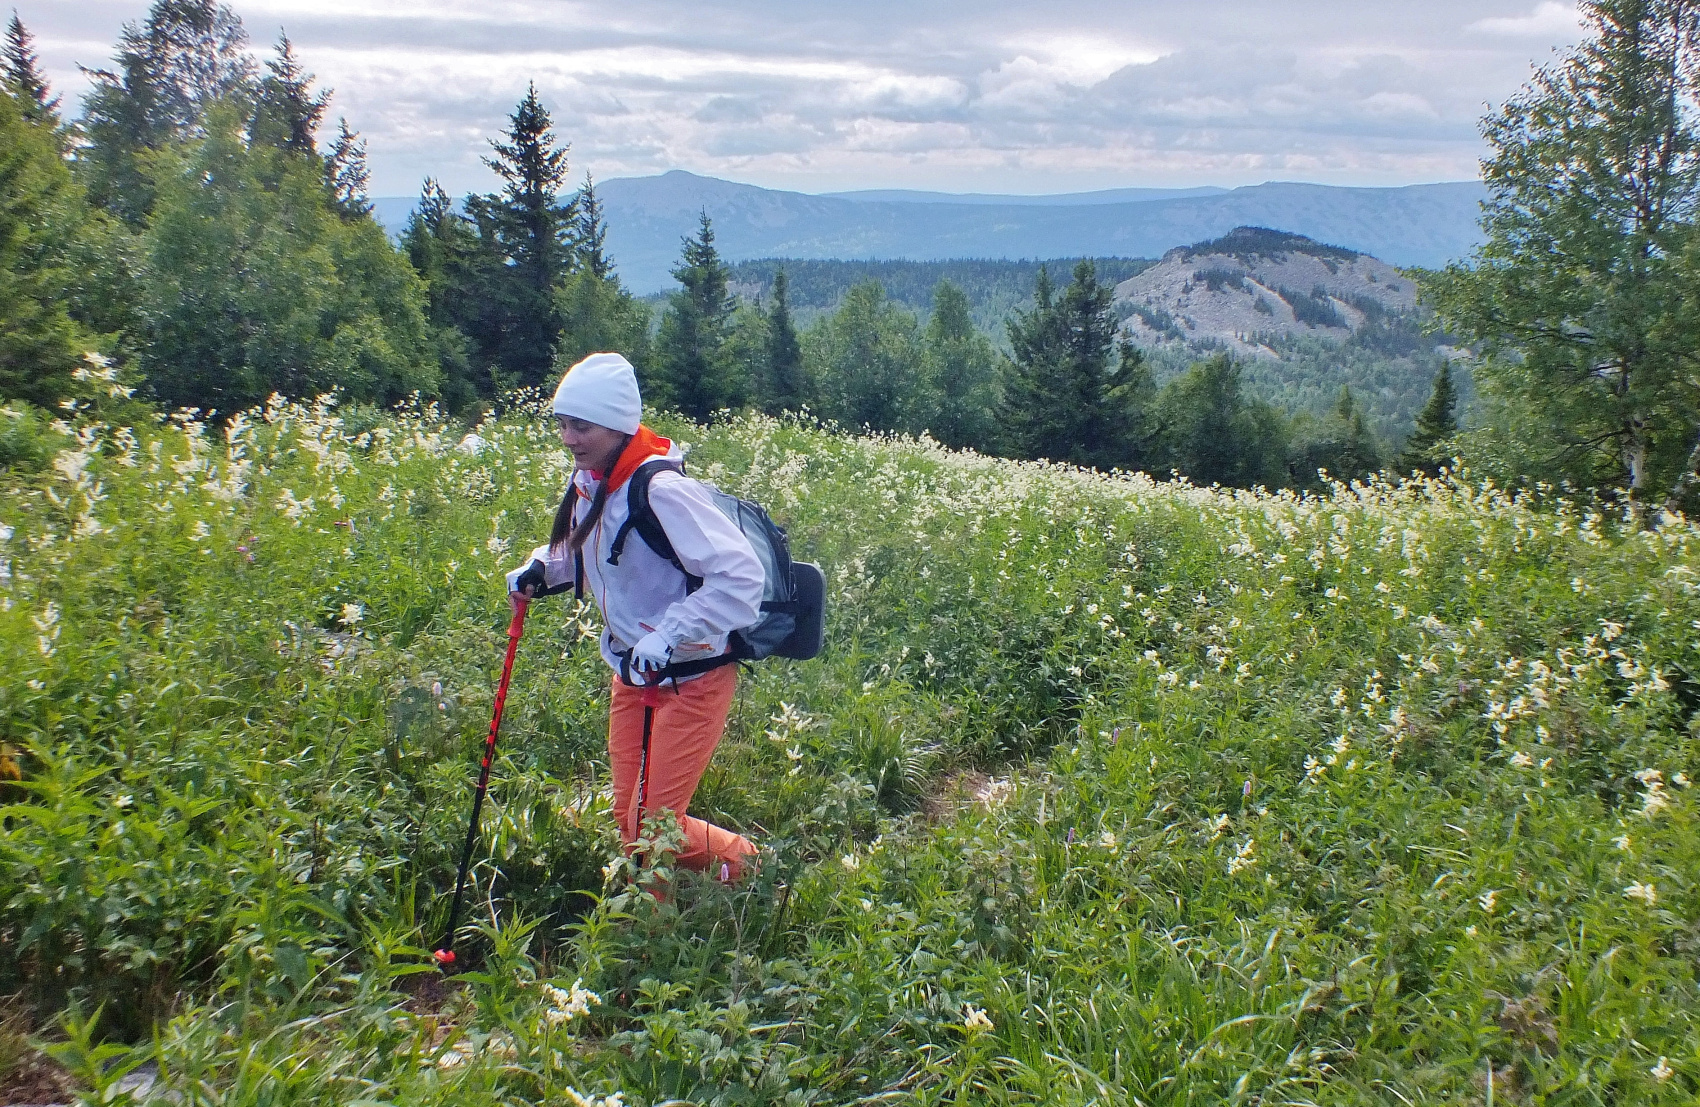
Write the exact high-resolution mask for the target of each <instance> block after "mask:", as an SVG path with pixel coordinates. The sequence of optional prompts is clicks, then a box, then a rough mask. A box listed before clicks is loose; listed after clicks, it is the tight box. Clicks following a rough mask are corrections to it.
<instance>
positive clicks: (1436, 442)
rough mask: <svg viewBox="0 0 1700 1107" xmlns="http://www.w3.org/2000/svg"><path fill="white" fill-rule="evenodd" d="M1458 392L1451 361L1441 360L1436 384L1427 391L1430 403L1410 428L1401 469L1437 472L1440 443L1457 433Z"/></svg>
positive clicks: (1402, 455) (1400, 460)
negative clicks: (1453, 379) (1454, 383)
mask: <svg viewBox="0 0 1700 1107" xmlns="http://www.w3.org/2000/svg"><path fill="white" fill-rule="evenodd" d="M1457 407H1458V392H1457V389H1456V388H1455V387H1454V386H1453V384H1452V363H1451V362H1449V361H1443V362H1441V363H1440V372H1438V373H1436V374H1435V375H1434V388H1433V390H1432V391H1430V392H1429V394H1428V403H1426V404H1424V405H1423V409H1422V411H1420V412H1418V413H1417V424H1416V426H1415V427H1414V428H1413V429H1412V430H1411V435H1410V437H1409V438H1407V439H1405V448H1404V450H1403V451H1401V452H1400V454H1399V462H1398V465H1399V471H1400V472H1401V473H1418V472H1421V473H1428V474H1431V475H1432V474H1434V473H1435V472H1438V471H1439V469H1440V466H1441V464H1442V463H1443V459H1442V458H1441V457H1439V456H1438V447H1439V446H1440V444H1441V443H1442V442H1445V441H1447V440H1448V439H1450V438H1451V437H1452V436H1453V435H1455V434H1457V433H1458V419H1457V414H1456V411H1457Z"/></svg>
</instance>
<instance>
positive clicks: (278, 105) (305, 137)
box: [249, 34, 331, 158]
mask: <svg viewBox="0 0 1700 1107" xmlns="http://www.w3.org/2000/svg"><path fill="white" fill-rule="evenodd" d="M330 102H331V92H330V90H329V89H326V90H324V91H323V92H320V91H316V90H315V89H314V88H313V75H312V74H311V73H309V72H307V71H306V69H304V68H303V67H302V65H301V61H300V59H299V58H297V57H296V56H295V46H294V44H293V43H291V42H290V41H289V36H288V35H286V34H280V35H278V39H277V46H276V56H275V57H273V58H271V59H269V60H268V61H267V62H266V76H265V77H264V78H262V79H261V81H260V84H259V87H258V89H257V90H256V91H255V95H254V121H253V123H252V124H251V125H250V126H249V134H250V136H251V141H253V142H255V143H257V144H260V145H265V146H275V147H277V148H278V149H280V150H288V151H290V152H291V153H296V154H301V155H303V156H305V157H310V158H316V157H318V156H319V146H318V134H319V124H320V123H322V122H323V121H324V117H325V109H326V107H328V106H329V105H330Z"/></svg>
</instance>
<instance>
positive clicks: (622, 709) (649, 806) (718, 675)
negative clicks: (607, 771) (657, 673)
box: [608, 665, 756, 880]
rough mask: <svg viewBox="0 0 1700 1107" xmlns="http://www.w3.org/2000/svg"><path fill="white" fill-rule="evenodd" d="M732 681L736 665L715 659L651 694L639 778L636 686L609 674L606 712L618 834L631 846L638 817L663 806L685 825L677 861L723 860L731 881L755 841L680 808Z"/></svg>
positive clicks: (720, 730) (702, 865)
mask: <svg viewBox="0 0 1700 1107" xmlns="http://www.w3.org/2000/svg"><path fill="white" fill-rule="evenodd" d="M737 686H738V667H737V666H736V665H722V666H721V667H720V668H718V669H710V670H709V671H708V672H706V673H704V674H703V675H702V676H700V677H697V678H696V679H695V680H687V681H684V682H682V683H680V684H678V685H673V684H668V685H666V686H665V687H663V688H660V689H657V690H655V691H654V692H652V693H651V696H652V697H653V700H654V702H656V704H657V706H656V707H655V719H654V722H653V724H652V725H651V728H650V736H649V763H648V771H647V772H645V773H643V774H642V776H646V777H647V778H648V779H647V780H644V779H642V778H641V777H640V766H641V764H642V762H643V760H644V757H643V701H644V689H642V688H633V687H631V686H630V685H627V684H625V683H624V682H622V681H621V680H620V678H619V677H618V676H616V677H615V678H614V706H613V710H612V711H610V712H609V715H608V763H609V766H610V767H611V768H612V770H613V774H614V816H615V817H616V818H617V819H619V821H620V837H621V838H622V839H623V840H624V841H625V843H626V844H627V845H628V846H629V845H631V844H632V843H633V842H635V841H636V840H637V836H638V830H639V828H640V826H641V825H642V821H643V820H644V819H646V818H648V817H650V816H652V815H654V814H655V813H656V812H658V811H671V812H673V814H674V815H675V816H677V817H678V819H679V821H680V822H681V823H682V824H683V826H684V831H685V850H684V852H683V853H681V854H679V856H678V863H679V864H680V865H683V866H684V867H685V868H687V869H696V870H697V871H699V872H703V871H707V872H711V873H713V874H714V875H716V876H718V875H720V866H722V865H724V866H726V874H727V877H728V879H731V880H737V879H738V878H739V876H741V875H742V874H743V871H744V866H745V864H746V859H748V858H751V857H754V856H755V852H756V847H755V846H754V845H753V844H752V843H751V842H750V840H749V839H748V838H746V837H744V836H743V835H742V834H734V833H733V832H732V831H730V830H726V829H724V828H722V827H718V826H715V825H714V824H713V823H709V822H704V821H703V820H702V819H695V818H692V817H690V816H689V815H687V814H685V811H686V809H687V808H689V807H690V805H691V796H692V795H693V794H694V793H695V792H696V790H697V782H698V781H700V780H701V779H702V774H703V772H704V770H706V769H707V768H708V760H709V758H711V757H713V756H714V748H715V747H716V746H718V745H719V744H720V736H721V735H722V734H724V733H725V731H726V713H727V712H728V711H729V710H731V707H732V693H733V691H734V690H735V689H736V688H737ZM640 793H641V795H642V806H643V810H642V811H641V812H640V811H639V810H638V806H639V796H640Z"/></svg>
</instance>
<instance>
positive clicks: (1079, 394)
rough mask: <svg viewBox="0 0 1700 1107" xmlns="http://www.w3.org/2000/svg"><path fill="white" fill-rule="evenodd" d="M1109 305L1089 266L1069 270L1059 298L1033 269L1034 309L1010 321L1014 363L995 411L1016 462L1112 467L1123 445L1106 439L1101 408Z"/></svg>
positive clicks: (1111, 314)
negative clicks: (1024, 459) (999, 411)
mask: <svg viewBox="0 0 1700 1107" xmlns="http://www.w3.org/2000/svg"><path fill="white" fill-rule="evenodd" d="M1053 297H1054V298H1053ZM1113 299H1114V290H1113V289H1111V288H1110V287H1109V286H1108V285H1105V284H1101V283H1099V281H1098V274H1097V268H1096V267H1095V266H1094V265H1093V264H1092V262H1090V261H1082V262H1080V263H1079V264H1078V265H1076V266H1075V268H1074V276H1073V279H1072V280H1071V281H1070V282H1069V284H1068V286H1067V287H1066V288H1064V289H1063V292H1062V295H1061V296H1060V297H1055V294H1054V291H1053V286H1052V284H1051V280H1050V274H1049V273H1048V272H1046V271H1045V270H1043V269H1041V270H1040V272H1039V280H1038V282H1037V286H1036V287H1035V290H1034V306H1033V309H1032V310H1031V311H1027V312H1018V313H1017V314H1016V316H1015V317H1014V318H1013V319H1012V320H1011V321H1010V323H1009V340H1010V346H1011V349H1012V352H1013V365H1012V373H1011V380H1010V386H1009V388H1008V389H1007V390H1006V393H1005V398H1004V404H1003V408H1002V411H1003V417H1004V424H1005V426H1006V428H1007V433H1008V435H1009V442H1008V445H1009V447H1010V448H1011V449H1012V450H1013V451H1014V452H1015V453H1016V454H1017V455H1018V456H1022V457H1048V458H1051V459H1052V460H1055V461H1072V462H1074V463H1076V464H1079V465H1101V464H1114V463H1116V461H1115V460H1113V459H1116V458H1118V456H1119V454H1120V453H1121V452H1122V449H1121V446H1122V444H1120V443H1117V442H1114V441H1112V440H1111V439H1110V437H1109V432H1110V424H1109V422H1108V420H1109V416H1110V411H1109V408H1108V407H1107V406H1106V397H1107V393H1108V391H1109V389H1110V388H1111V387H1112V384H1113V377H1112V372H1113V371H1112V367H1111V357H1112V355H1114V354H1115V353H1116V352H1117V350H1118V348H1119V347H1118V342H1117V338H1116V335H1117V333H1118V331H1119V324H1118V323H1117V321H1116V316H1115V309H1114V307H1113V306H1112V301H1113Z"/></svg>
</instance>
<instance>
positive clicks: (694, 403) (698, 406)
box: [640, 212, 745, 419]
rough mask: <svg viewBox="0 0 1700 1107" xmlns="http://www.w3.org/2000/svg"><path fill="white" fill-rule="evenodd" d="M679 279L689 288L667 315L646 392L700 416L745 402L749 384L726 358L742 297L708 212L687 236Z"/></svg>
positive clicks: (681, 292) (667, 404) (659, 402)
mask: <svg viewBox="0 0 1700 1107" xmlns="http://www.w3.org/2000/svg"><path fill="white" fill-rule="evenodd" d="M673 277H674V279H676V280H677V281H678V282H679V284H680V285H682V286H683V287H682V288H680V290H679V291H677V292H675V293H673V294H672V296H671V297H670V298H669V299H668V302H667V310H666V311H665V312H664V313H663V314H662V316H661V329H660V332H659V334H658V335H657V337H656V343H655V344H656V354H655V364H654V367H653V369H652V371H651V372H650V373H649V375H648V377H647V379H644V378H640V379H642V380H643V384H644V389H645V392H644V394H645V396H646V397H648V398H649V400H650V402H652V403H654V404H657V405H658V406H665V407H671V408H673V409H675V410H677V411H681V412H683V413H685V414H686V415H688V416H691V417H692V418H696V419H707V418H708V417H709V416H710V415H711V414H712V413H714V412H716V411H719V410H720V409H722V408H728V407H736V406H738V405H740V404H742V403H743V401H744V388H745V382H744V381H743V380H741V379H739V377H738V376H737V375H736V372H735V369H734V367H733V366H732V365H731V364H729V362H728V359H727V356H726V350H725V345H726V337H727V331H728V328H729V327H730V325H731V320H732V313H733V311H734V310H736V308H737V306H738V305H737V300H736V298H735V297H733V296H732V295H731V294H730V293H729V292H728V291H727V288H726V265H725V263H724V262H722V261H721V260H720V253H719V251H717V250H716V249H715V248H714V225H713V224H712V223H711V222H710V221H709V218H708V214H707V213H706V212H705V213H704V214H703V216H702V225H701V226H700V227H699V228H698V230H697V235H696V237H695V238H687V239H685V240H684V249H683V252H682V254H681V255H680V258H679V267H678V268H677V269H675V270H673Z"/></svg>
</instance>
